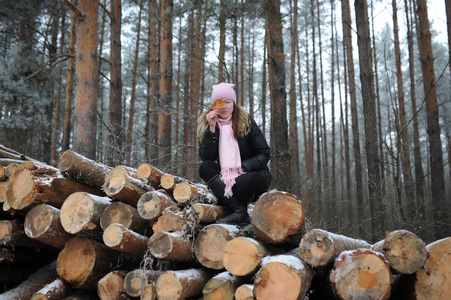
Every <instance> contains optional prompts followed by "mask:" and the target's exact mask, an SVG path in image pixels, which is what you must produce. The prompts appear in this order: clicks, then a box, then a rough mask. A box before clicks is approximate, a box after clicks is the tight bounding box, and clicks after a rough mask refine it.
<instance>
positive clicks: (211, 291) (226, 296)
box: [202, 272, 244, 300]
mask: <svg viewBox="0 0 451 300" xmlns="http://www.w3.org/2000/svg"><path fill="white" fill-rule="evenodd" d="M243 281H244V279H243V278H240V277H238V276H234V275H232V274H230V273H229V272H221V273H219V274H218V275H216V276H214V277H213V278H211V279H210V280H208V282H207V283H206V284H205V286H204V288H203V289H202V294H203V296H204V300H216V299H223V300H234V299H235V297H234V296H235V290H236V289H237V287H238V286H240V285H241V284H243Z"/></svg>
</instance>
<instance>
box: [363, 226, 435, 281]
mask: <svg viewBox="0 0 451 300" xmlns="http://www.w3.org/2000/svg"><path fill="white" fill-rule="evenodd" d="M371 249H373V250H375V251H378V252H380V253H382V254H384V257H385V259H386V260H387V261H388V263H389V264H390V267H391V268H392V270H393V271H394V272H396V273H402V274H413V273H415V272H416V271H418V270H420V269H421V268H423V266H424V264H425V262H426V259H427V257H428V253H427V251H426V245H425V244H424V242H423V241H422V240H421V239H420V238H419V237H418V236H416V235H415V234H413V233H412V232H410V231H407V230H396V231H392V232H390V234H389V235H387V237H386V238H385V239H383V240H381V241H379V242H377V243H376V244H374V245H373V246H372V247H371Z"/></svg>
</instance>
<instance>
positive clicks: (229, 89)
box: [211, 82, 236, 103]
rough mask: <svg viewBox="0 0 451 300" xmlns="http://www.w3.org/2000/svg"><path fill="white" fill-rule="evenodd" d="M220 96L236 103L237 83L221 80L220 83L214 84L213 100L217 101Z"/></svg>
mask: <svg viewBox="0 0 451 300" xmlns="http://www.w3.org/2000/svg"><path fill="white" fill-rule="evenodd" d="M219 98H227V99H230V100H233V102H235V103H236V94H235V84H233V83H226V82H221V83H220V84H216V85H213V91H212V93H211V102H215V100H217V99H219Z"/></svg>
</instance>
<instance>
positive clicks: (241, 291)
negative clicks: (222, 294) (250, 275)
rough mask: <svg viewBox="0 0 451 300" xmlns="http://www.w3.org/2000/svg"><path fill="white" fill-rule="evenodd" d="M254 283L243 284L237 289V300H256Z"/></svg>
mask: <svg viewBox="0 0 451 300" xmlns="http://www.w3.org/2000/svg"><path fill="white" fill-rule="evenodd" d="M254 299H255V298H254V285H253V284H248V283H246V284H242V285H240V286H239V287H238V288H237V289H236V291H235V300H254Z"/></svg>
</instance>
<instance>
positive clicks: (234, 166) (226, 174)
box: [218, 116, 243, 197]
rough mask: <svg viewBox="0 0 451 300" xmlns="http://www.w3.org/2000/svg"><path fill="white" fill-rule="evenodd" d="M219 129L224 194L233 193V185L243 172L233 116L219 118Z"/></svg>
mask: <svg viewBox="0 0 451 300" xmlns="http://www.w3.org/2000/svg"><path fill="white" fill-rule="evenodd" d="M218 125H219V129H220V130H221V131H220V133H219V161H220V163H221V179H222V181H223V182H224V184H225V190H224V196H226V197H231V196H232V195H233V192H232V186H233V185H234V184H235V178H237V177H238V176H240V175H241V174H243V172H241V155H240V148H239V147H238V141H237V140H236V139H235V137H234V136H233V129H232V116H230V117H229V118H227V119H220V118H218Z"/></svg>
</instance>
